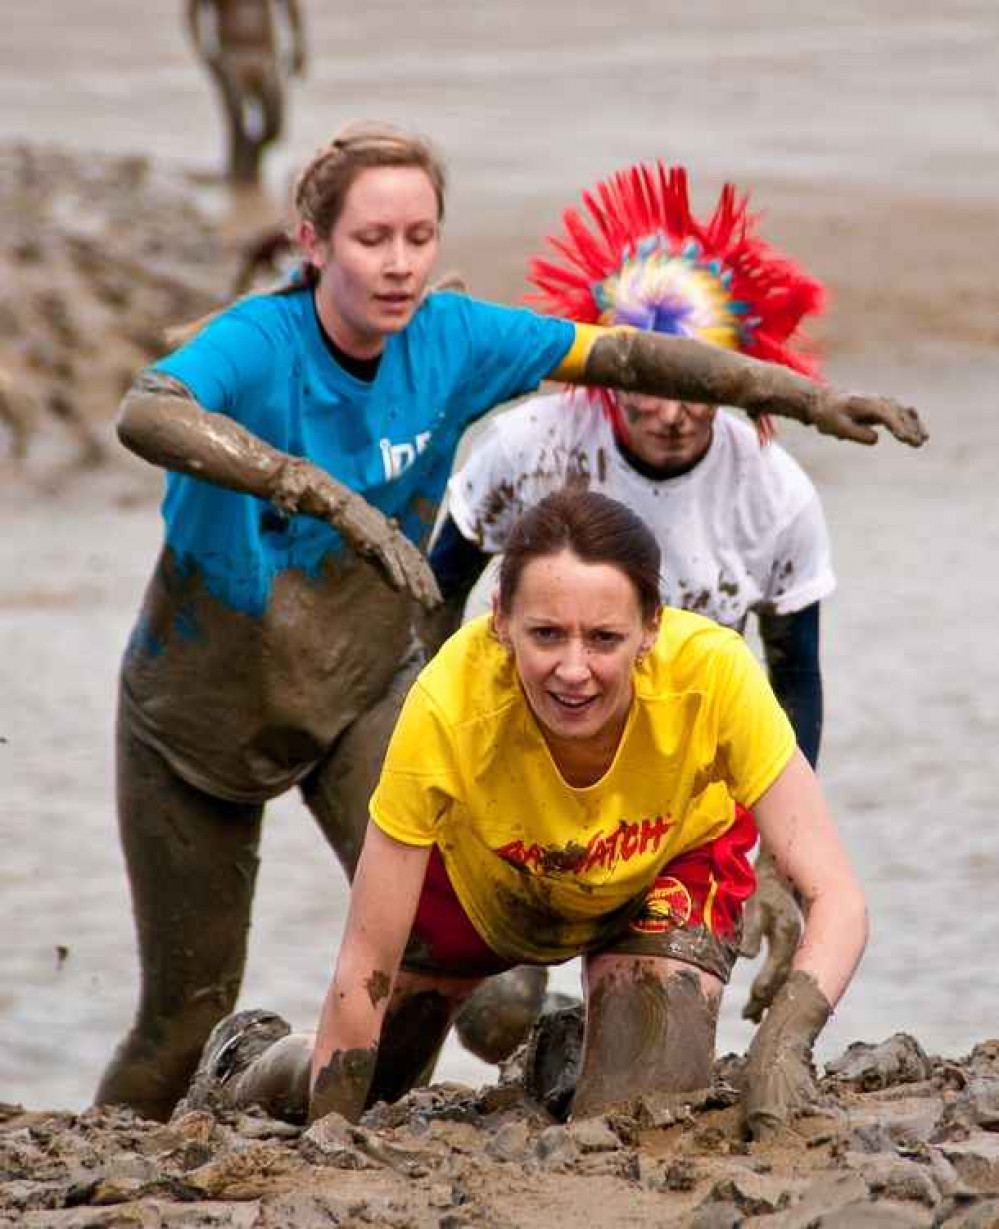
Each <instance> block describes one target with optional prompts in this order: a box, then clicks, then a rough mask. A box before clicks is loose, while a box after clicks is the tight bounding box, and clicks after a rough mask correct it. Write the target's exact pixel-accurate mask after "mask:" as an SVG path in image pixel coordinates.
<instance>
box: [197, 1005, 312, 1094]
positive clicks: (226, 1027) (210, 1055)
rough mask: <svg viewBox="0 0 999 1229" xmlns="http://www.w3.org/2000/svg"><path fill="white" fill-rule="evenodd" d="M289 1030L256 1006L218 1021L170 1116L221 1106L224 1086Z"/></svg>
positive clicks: (270, 1014)
mask: <svg viewBox="0 0 999 1229" xmlns="http://www.w3.org/2000/svg"><path fill="white" fill-rule="evenodd" d="M290 1032H291V1025H290V1024H289V1023H288V1021H287V1020H285V1019H283V1018H282V1017H281V1016H279V1015H276V1014H275V1013H274V1012H273V1011H262V1010H260V1009H259V1008H251V1009H250V1010H249V1011H237V1012H235V1013H234V1014H233V1015H231V1016H226V1017H225V1019H224V1020H220V1021H219V1022H218V1024H216V1025H215V1027H214V1028H213V1029H212V1031H211V1033H210V1034H209V1036H208V1040H207V1041H206V1042H205V1048H204V1049H203V1050H202V1051H201V1059H200V1061H199V1062H198V1067H197V1070H196V1071H195V1073H194V1078H193V1079H192V1080H191V1087H190V1088H189V1089H188V1092H187V1096H186V1097H184V1099H183V1100H182V1101H181V1102H180V1104H179V1105H178V1106H177V1108H176V1110H175V1111H174V1116H175V1117H176V1116H177V1115H179V1114H183V1113H186V1112H187V1111H188V1110H199V1109H207V1110H216V1109H221V1108H223V1107H224V1106H225V1105H226V1104H227V1097H226V1086H227V1085H228V1084H230V1083H231V1082H233V1081H234V1080H235V1077H236V1076H238V1075H241V1074H242V1073H243V1072H244V1071H245V1070H246V1068H247V1067H248V1066H249V1065H250V1063H252V1062H253V1060H254V1059H255V1058H258V1057H259V1056H260V1055H261V1054H263V1052H264V1051H265V1050H267V1049H269V1048H270V1047H271V1046H272V1045H273V1044H274V1042H275V1041H278V1040H280V1038H282V1037H286V1036H287V1035H288V1034H289V1033H290Z"/></svg>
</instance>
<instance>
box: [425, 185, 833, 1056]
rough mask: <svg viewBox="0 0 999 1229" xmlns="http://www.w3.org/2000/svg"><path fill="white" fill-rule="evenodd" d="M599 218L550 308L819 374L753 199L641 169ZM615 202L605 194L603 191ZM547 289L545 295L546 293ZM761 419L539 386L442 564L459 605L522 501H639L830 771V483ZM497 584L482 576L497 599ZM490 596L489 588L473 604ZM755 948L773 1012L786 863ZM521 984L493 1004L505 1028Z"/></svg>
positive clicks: (784, 952)
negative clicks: (706, 201)
mask: <svg viewBox="0 0 999 1229" xmlns="http://www.w3.org/2000/svg"><path fill="white" fill-rule="evenodd" d="M584 199H585V200H586V203H587V207H588V209H589V211H590V213H591V215H593V221H594V222H595V224H596V226H595V230H593V231H592V233H591V232H590V231H589V230H588V229H587V223H586V221H585V220H584V219H583V218H581V217H580V215H579V214H576V213H574V212H572V211H570V212H569V213H567V215H566V234H565V235H563V236H561V237H559V238H558V239H557V240H555V241H553V246H555V248H556V250H557V251H558V252H559V253H560V254H561V256H562V257H563V261H564V262H565V263H563V264H561V265H556V264H554V263H552V262H549V261H544V260H536V261H534V262H533V264H532V269H531V276H532V281H533V282H534V284H535V285H536V286H537V287H538V288H539V289H540V290H541V292H542V294H541V296H540V301H541V303H542V305H543V306H545V307H546V308H548V309H549V310H553V311H556V312H557V313H558V314H560V315H563V316H568V317H570V318H572V319H575V320H578V321H580V322H588V323H593V322H599V323H601V324H609V325H621V324H624V325H630V326H631V327H638V328H646V329H652V330H653V331H657V332H664V333H673V334H679V335H687V336H690V337H693V338H696V339H698V340H703V341H712V342H715V343H716V344H720V345H724V346H727V347H729V348H733V349H739V350H742V351H743V352H744V353H747V354H751V355H755V356H757V357H761V358H766V359H768V360H770V361H777V362H782V363H784V364H785V365H787V366H789V367H792V368H794V369H796V370H799V371H803V372H805V373H807V374H809V375H814V374H815V373H816V362H815V360H814V358H813V357H812V356H810V355H809V354H807V352H805V351H803V350H802V349H801V348H800V338H798V337H796V338H795V341H796V343H797V345H798V348H796V349H792V348H791V345H790V344H789V343H790V341H791V338H792V335H794V334H797V331H798V328H799V325H800V323H801V320H802V319H803V317H805V316H806V315H812V314H815V313H816V312H818V311H819V310H820V308H821V305H822V300H823V292H822V288H821V286H820V285H819V284H818V283H817V282H815V281H814V280H812V279H811V278H809V277H808V276H807V275H805V274H804V273H803V272H802V271H801V270H799V269H798V268H797V267H796V266H794V265H793V264H792V263H791V262H790V261H788V260H786V259H785V258H784V257H782V256H780V255H779V254H777V253H776V252H775V251H774V250H773V249H772V248H770V247H768V246H767V245H765V244H764V243H763V242H762V241H761V240H760V239H759V237H758V236H757V234H756V232H755V228H754V219H753V218H752V217H750V215H749V214H748V211H747V207H748V198H747V197H745V196H743V197H741V198H740V197H737V196H736V194H735V190H734V189H733V188H732V187H731V186H730V185H726V187H725V188H724V189H723V191H722V193H721V196H720V198H719V201H718V204H717V207H716V209H715V211H714V213H713V215H712V216H711V218H710V219H708V220H707V221H706V222H705V223H700V222H698V220H697V219H696V218H695V217H694V216H693V215H692V213H691V211H690V206H689V201H688V193H687V182H686V174H685V172H684V171H683V169H682V168H679V167H674V168H670V169H667V168H666V167H664V166H663V165H662V164H661V163H660V164H658V165H657V166H656V167H655V168H649V167H636V168H632V169H631V170H628V171H624V172H621V173H619V174H618V175H616V176H615V177H613V178H612V179H611V180H609V181H607V182H606V183H604V184H601V185H599V187H598V188H597V190H596V191H595V192H593V193H590V194H587V196H586V197H585V198H584ZM598 202H599V203H598ZM537 297H538V296H536V298H537ZM772 437H773V429H772V426H771V424H770V423H769V422H768V421H767V420H758V421H757V423H756V427H755V429H754V427H753V426H750V425H748V424H747V423H745V422H744V421H742V420H739V419H736V418H735V417H734V416H732V415H731V414H728V413H726V412H725V411H724V410H719V409H718V408H717V407H716V406H712V405H704V404H701V403H697V402H690V401H671V400H665V399H661V398H656V397H648V396H645V395H642V394H637V393H624V392H610V391H609V390H596V389H591V390H585V391H584V390H580V391H576V392H568V391H567V392H563V393H556V394H554V395H551V396H541V397H534V398H532V399H531V400H529V401H527V402H524V403H522V404H520V405H519V406H517V407H516V408H514V409H512V410H510V411H509V412H507V413H504V414H502V415H500V416H498V417H496V418H495V419H494V420H493V421H492V423H491V424H490V425H489V427H488V428H487V430H486V431H485V433H484V434H483V435H482V436H480V437H479V439H478V440H477V441H476V443H475V445H474V447H473V449H472V452H471V455H470V457H469V458H468V459H467V460H466V462H465V463H464V465H463V466H462V467H461V469H460V470H458V471H457V472H456V473H455V474H454V476H453V477H452V479H451V482H450V484H449V489H448V509H447V515H446V517H445V519H444V521H443V523H442V526H441V529H440V532H439V533H438V536H437V541H436V545H435V548H434V550H433V551H432V552H431V559H430V561H431V566H432V567H433V569H434V572H435V574H436V576H437V579H438V583H439V584H440V586H441V590H442V592H443V594H444V596H445V598H446V599H449V602H450V605H451V608H452V610H453V611H454V610H457V609H458V608H459V607H460V606H461V605H463V603H464V600H465V598H466V596H467V594H468V592H469V591H470V589H471V588H472V587H473V585H474V584H475V582H476V581H478V580H479V578H480V576H481V574H482V572H483V571H484V569H485V568H486V567H487V566H488V565H489V563H490V557H491V556H494V555H497V554H498V553H499V552H501V551H502V550H503V546H504V543H505V541H506V538H507V535H508V534H509V531H510V528H511V526H512V525H513V524H514V523H515V522H516V520H517V519H518V517H519V516H520V515H521V514H522V513H523V511H524V510H525V509H526V508H528V507H530V506H532V505H533V504H535V503H537V502H538V501H539V500H540V499H542V498H543V497H544V496H545V495H547V494H548V493H550V492H551V491H553V490H557V489H558V488H560V487H562V486H566V485H571V484H574V483H580V484H584V485H586V486H588V487H590V488H591V489H593V490H598V491H601V492H603V493H604V494H606V495H610V496H612V497H613V498H615V499H618V500H621V501H622V502H624V503H626V504H627V505H628V506H629V507H630V508H631V509H632V510H633V511H635V512H636V513H638V514H639V515H640V516H641V517H642V519H643V520H644V521H645V522H646V523H647V524H648V525H649V526H650V528H651V529H652V530H653V532H654V533H655V535H656V538H657V540H658V543H659V547H660V550H661V551H662V560H663V577H662V583H663V600H664V601H665V602H666V603H667V604H668V605H672V606H677V607H681V608H683V609H686V610H693V611H696V612H698V613H700V614H704V615H707V616H708V617H710V618H712V619H714V620H716V621H717V622H719V623H721V624H723V625H725V626H727V627H731V628H735V629H736V630H738V631H744V630H745V629H746V626H747V622H748V618H749V615H750V614H753V615H755V616H756V619H757V624H758V630H759V633H760V639H761V642H762V645H763V650H764V654H765V657H766V662H767V667H768V673H769V676H770V682H771V685H772V687H773V689H774V691H775V693H776V695H777V697H778V699H779V700H780V702H781V704H782V705H783V707H784V709H785V711H786V712H787V714H788V716H789V718H790V720H791V723H792V725H793V727H794V730H795V734H796V737H797V741H798V744H799V746H800V747H801V749H802V751H803V752H804V754H805V756H806V758H807V759H808V760H809V762H810V763H811V764H812V766H813V767H814V766H815V765H816V763H817V760H818V753H819V744H820V739H821V729H822V678H821V671H820V661H819V607H820V602H821V601H822V599H823V598H825V597H826V596H827V595H828V594H829V593H831V592H832V590H833V589H834V588H835V583H836V582H835V577H834V575H833V571H832V565H831V560H830V550H829V537H828V532H827V529H826V523H825V518H824V516H823V512H822V508H821V505H820V503H819V498H818V495H817V493H816V491H815V488H814V486H813V485H812V483H811V481H810V480H809V478H808V477H807V475H806V474H805V472H804V471H803V470H802V468H801V467H800V465H798V463H797V462H796V461H795V460H794V459H793V458H792V457H791V456H790V454H789V453H787V452H786V451H785V450H784V449H783V448H781V447H780V446H779V445H777V444H775V443H774V442H773V439H772ZM482 589H483V586H480V590H479V591H480V592H482ZM473 600H474V599H473ZM757 875H758V878H759V888H758V891H757V894H756V899H755V907H754V908H753V909H751V910H749V911H748V917H747V926H746V934H745V937H744V941H743V950H744V952H745V953H746V954H747V955H752V956H755V955H757V954H758V952H759V950H760V947H761V945H762V939H763V937H764V936H765V937H766V938H767V940H768V955H767V959H766V961H765V963H764V965H763V967H762V969H761V970H760V972H759V974H758V975H757V977H756V979H755V981H754V983H753V988H752V991H751V993H750V999H749V1002H748V1003H747V1005H746V1008H745V1011H744V1014H745V1015H746V1016H747V1017H748V1018H749V1019H753V1020H756V1021H758V1020H759V1019H760V1018H761V1017H762V1015H763V1013H764V1011H765V1010H766V1008H767V1007H768V1006H769V1004H770V1002H771V1001H772V999H773V996H774V994H775V993H776V991H777V990H778V989H779V988H780V985H781V984H782V982H783V980H784V978H785V976H786V973H787V970H788V969H789V968H790V964H791V960H792V958H793V955H794V951H795V949H796V947H797V944H798V941H799V938H800V933H801V924H800V918H799V914H798V909H797V906H796V904H795V902H794V900H793V897H792V896H791V894H790V892H789V891H788V890H787V888H786V886H785V885H784V883H783V882H782V881H781V880H780V878H779V877H778V876H777V875H776V872H775V871H774V868H773V865H772V862H771V860H770V858H769V855H768V854H767V853H766V852H763V853H762V854H761V856H760V858H759V860H758V863H757ZM503 996H504V988H503V986H502V985H501V984H497V985H496V986H495V988H494V989H493V992H492V994H491V996H490V997H491V1001H490V1003H489V1004H488V1005H486V1004H481V1005H478V1004H476V1005H475V1006H476V1007H477V1008H478V1009H479V1010H480V1011H483V1010H488V1012H489V1013H491V1014H492V1016H493V1018H494V1019H495V1020H496V1021H497V1023H496V1029H497V1031H501V1029H500V1023H499V1022H500V1021H501V1020H502V1017H503V1010H502V1006H501V1004H502V999H503Z"/></svg>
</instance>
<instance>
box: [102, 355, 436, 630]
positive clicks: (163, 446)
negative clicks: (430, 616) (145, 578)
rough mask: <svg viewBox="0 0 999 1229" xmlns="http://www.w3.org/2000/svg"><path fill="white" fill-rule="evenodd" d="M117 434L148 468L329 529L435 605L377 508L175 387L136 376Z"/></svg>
mask: <svg viewBox="0 0 999 1229" xmlns="http://www.w3.org/2000/svg"><path fill="white" fill-rule="evenodd" d="M117 428H118V438H119V439H120V440H121V442H122V443H123V444H124V445H125V447H126V448H129V449H130V450H131V451H132V452H134V453H136V454H137V455H138V456H140V457H142V458H143V460H146V461H149V462H150V463H151V464H153V465H160V466H162V467H163V468H164V469H169V470H173V471H175V472H177V473H182V474H190V475H192V476H193V477H195V478H202V479H204V480H205V481H207V482H212V483H215V484H216V485H217V486H222V487H226V488H228V489H229V490H232V491H241V492H243V493H245V494H247V495H256V496H257V497H258V498H260V499H269V500H270V501H271V502H272V503H273V504H274V505H275V507H277V508H278V509H280V510H281V511H282V512H284V513H285V514H286V515H289V516H291V515H294V514H296V513H300V514H304V515H305V516H314V517H317V518H318V519H319V520H324V521H326V522H327V523H328V524H330V525H332V526H333V528H334V529H336V530H337V531H338V532H339V533H341V534H342V535H343V537H344V539H345V540H346V541H347V542H348V543H349V544H350V545H351V546H352V547H353V549H354V550H355V551H357V553H358V554H360V555H366V556H371V557H373V558H374V559H375V560H376V561H377V562H378V563H379V564H380V565H381V566H382V568H383V569H384V571H385V573H386V576H387V578H388V580H389V582H390V583H391V584H392V585H393V586H394V587H395V588H397V589H405V590H408V591H409V592H410V593H412V594H413V596H414V597H415V598H417V600H418V601H420V602H421V603H422V604H423V605H425V606H427V607H428V608H432V607H434V606H435V605H436V604H437V603H438V601H439V600H440V595H439V594H438V591H437V583H436V581H435V580H434V577H433V573H432V572H431V571H430V568H429V565H428V564H427V561H426V560H425V559H424V557H423V555H421V554H420V552H419V551H418V550H417V549H416V547H415V546H414V545H413V544H412V543H411V542H410V541H409V540H408V539H407V538H405V537H404V536H403V535H402V534H401V533H400V532H399V531H398V530H397V529H396V528H395V527H394V526H393V525H392V524H391V523H390V522H389V521H388V520H387V519H386V518H385V517H384V516H383V515H382V514H381V513H380V512H379V511H378V510H377V509H376V508H373V507H372V506H371V505H370V504H369V503H367V502H366V501H365V500H364V499H362V498H361V496H360V495H357V494H356V493H355V492H354V491H351V490H350V489H349V488H347V487H345V486H344V485H343V484H342V483H340V482H337V481H336V479H334V478H332V477H331V476H330V475H329V474H327V473H326V471H325V470H322V469H320V468H319V467H318V466H316V465H313V464H312V463H311V462H309V461H306V460H304V459H303V458H301V457H293V456H290V455H289V454H287V453H284V452H281V451H279V450H278V449H277V448H273V447H271V445H270V444H267V443H265V442H264V441H263V440H261V439H259V438H258V437H257V436H255V435H254V434H253V433H252V432H250V431H247V430H246V428H245V427H242V426H240V424H239V423H237V422H236V421H235V420H234V419H231V418H228V417H227V416H226V415H225V414H214V413H210V412H209V411H207V410H205V409H203V408H202V407H201V406H200V405H198V403H197V402H196V401H195V400H194V398H193V397H192V396H191V394H190V392H189V390H188V389H187V388H186V387H185V386H184V385H183V384H181V383H180V381H178V380H175V379H173V378H171V377H170V376H166V375H163V374H161V373H157V372H146V373H145V374H144V375H142V376H140V377H139V379H138V380H137V381H136V383H135V384H134V385H133V386H132V388H131V390H130V391H129V392H128V394H127V395H126V397H125V399H124V401H123V402H122V405H121V409H120V411H119V415H118V423H117Z"/></svg>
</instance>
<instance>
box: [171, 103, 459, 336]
mask: <svg viewBox="0 0 999 1229" xmlns="http://www.w3.org/2000/svg"><path fill="white" fill-rule="evenodd" d="M379 166H402V167H407V166H413V167H418V168H419V169H420V170H422V171H423V172H425V174H426V176H427V178H428V179H429V180H430V182H431V184H432V185H433V189H434V194H435V196H436V197H437V220H438V222H442V221H443V220H444V198H445V195H446V192H447V174H446V172H445V170H444V163H443V162H442V161H441V159H440V156H439V155H438V154H437V152H436V151H435V150H434V148H433V146H432V145H431V144H430V142H429V141H427V140H426V139H425V138H424V137H420V136H416V135H415V134H413V133H408V132H404V131H403V130H402V129H401V128H395V127H393V126H392V125H391V124H375V123H369V122H365V121H361V120H353V121H351V122H350V123H348V124H344V126H343V127H342V128H341V129H340V130H339V132H337V134H336V135H335V136H334V137H333V139H332V140H331V141H329V143H328V144H326V145H324V146H322V148H321V149H318V150H317V151H316V153H315V154H314V155H313V156H312V158H310V160H309V161H308V162H307V163H306V164H305V166H304V167H303V168H302V170H301V171H300V172H299V175H298V178H297V179H296V180H295V186H294V189H293V191H292V204H293V205H294V209H295V213H296V215H297V217H298V218H299V220H301V221H303V222H309V223H311V225H312V227H313V228H314V230H315V232H316V234H317V235H328V234H329V233H330V231H331V230H332V229H333V227H334V225H335V224H336V220H337V218H339V216H340V214H341V213H342V212H343V206H344V202H345V201H346V199H347V193H348V192H349V191H350V188H351V185H352V184H353V183H354V180H355V179H357V177H358V176H359V175H360V174H361V172H362V171H366V170H368V169H369V168H370V167H379ZM318 276H319V275H318V272H317V270H316V268H315V266H314V265H312V264H310V263H308V262H303V264H302V266H301V268H300V269H299V270H298V271H296V273H295V274H294V275H293V276H292V277H291V278H288V279H285V280H283V281H281V282H280V283H279V284H278V285H277V286H275V287H273V288H272V289H271V291H270V292H269V293H271V294H287V293H288V292H289V291H292V290H297V289H299V288H300V287H301V286H302V285H303V283H304V284H305V285H313V284H315V282H316V281H317V280H318ZM228 306H229V305H227V307H228ZM226 309H227V308H226V307H220V308H219V309H218V310H217V311H214V312H210V313H209V314H208V315H206V316H202V317H200V319H198V320H194V321H191V322H190V323H188V324H182V325H178V326H177V327H175V328H171V329H167V330H166V339H167V342H168V343H169V344H170V345H171V346H179V345H182V344H183V343H184V342H185V341H190V339H191V338H192V337H194V336H195V335H196V334H197V333H200V332H201V330H202V329H203V328H204V327H205V325H206V324H208V323H209V322H210V321H212V320H214V319H215V318H216V316H219V315H221V314H222V312H224V311H225V310H226Z"/></svg>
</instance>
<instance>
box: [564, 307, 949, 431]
mask: <svg viewBox="0 0 999 1229" xmlns="http://www.w3.org/2000/svg"><path fill="white" fill-rule="evenodd" d="M548 378H549V379H551V380H565V381H567V382H568V383H570V384H584V385H598V386H601V387H604V388H616V389H620V390H621V391H623V392H636V393H648V394H649V395H651V396H653V397H666V398H669V399H671V400H675V401H698V402H702V403H703V404H705V405H733V406H738V407H739V408H740V409H743V410H746V411H747V412H748V413H749V415H750V416H751V417H753V418H758V417H759V416H760V415H766V414H773V415H778V416H780V417H783V418H791V419H794V420H795V421H796V422H800V423H804V424H805V425H806V426H811V427H815V429H816V430H817V431H819V432H820V433H821V434H822V435H833V436H836V437H837V438H838V439H844V440H853V441H854V442H855V443H858V444H876V443H877V441H878V433H877V431H876V430H875V427H885V428H886V429H887V430H889V431H890V432H891V433H892V435H894V436H895V438H896V439H897V440H901V441H902V443H903V444H909V445H911V446H912V447H915V448H918V447H919V446H920V445H921V444H923V443H925V442H926V440H927V438H928V436H927V433H926V430H925V428H924V427H923V424H922V423H921V422H920V421H919V415H918V414H917V413H916V411H915V410H914V409H911V408H910V407H909V406H906V405H901V404H900V403H899V402H897V401H894V400H893V399H892V398H891V397H878V396H866V395H864V394H862V393H841V392H837V391H836V390H835V389H833V388H829V387H828V386H827V385H824V384H817V383H816V382H815V381H814V380H810V379H808V378H807V377H806V376H803V375H799V374H798V372H796V371H792V370H791V369H790V368H789V367H783V366H781V365H780V364H778V363H767V362H763V361H761V360H760V359H755V358H750V357H749V355H747V354H740V353H739V352H738V351H735V350H725V349H723V348H722V347H721V346H713V345H709V344H708V343H706V342H702V341H694V340H693V339H692V338H689V337H675V336H668V335H667V334H665V333H650V332H645V331H643V330H640V329H631V328H602V327H600V326H599V325H591V324H577V325H576V340H575V341H574V342H573V344H572V346H571V347H570V349H569V351H568V352H567V353H566V354H565V356H564V357H563V358H562V360H561V362H559V363H558V365H557V366H556V367H555V369H554V370H553V371H551V372H549V373H548Z"/></svg>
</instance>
